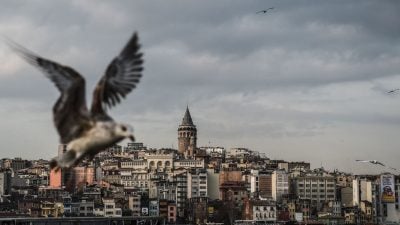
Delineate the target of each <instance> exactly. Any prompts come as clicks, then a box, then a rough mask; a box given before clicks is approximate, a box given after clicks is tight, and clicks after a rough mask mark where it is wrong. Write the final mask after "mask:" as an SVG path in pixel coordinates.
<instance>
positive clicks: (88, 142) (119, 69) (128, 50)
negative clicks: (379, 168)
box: [9, 33, 143, 170]
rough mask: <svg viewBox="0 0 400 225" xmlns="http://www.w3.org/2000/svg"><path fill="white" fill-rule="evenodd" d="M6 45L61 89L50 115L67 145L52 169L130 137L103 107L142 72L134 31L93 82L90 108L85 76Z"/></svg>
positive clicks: (130, 130)
mask: <svg viewBox="0 0 400 225" xmlns="http://www.w3.org/2000/svg"><path fill="white" fill-rule="evenodd" d="M9 45H10V47H11V48H12V49H13V50H14V51H16V52H17V53H18V54H19V55H20V56H22V58H24V59H25V60H26V61H27V62H28V63H30V64H32V65H33V66H35V67H37V68H38V69H40V70H41V71H42V72H43V73H44V74H45V75H46V77H48V78H49V79H50V80H51V81H52V82H53V83H54V84H55V86H56V87H57V89H58V90H59V91H60V93H61V96H60V97H59V99H58V100H57V102H56V103H55V105H54V106H53V119H54V124H55V127H56V129H57V131H58V134H59V136H60V142H61V143H63V144H66V145H67V147H66V148H67V151H66V152H65V153H64V154H63V155H61V156H59V157H55V158H54V159H52V160H51V162H50V167H51V168H52V169H53V168H55V169H56V170H58V169H60V168H66V169H69V168H72V167H73V166H76V165H77V164H79V162H81V161H82V159H83V158H85V157H88V158H89V159H93V158H94V156H95V155H96V154H97V153H99V152H100V151H102V150H104V149H106V148H108V147H110V146H112V145H114V144H116V143H117V142H119V141H122V140H123V139H125V138H130V139H131V140H132V141H134V136H133V128H132V127H131V126H129V125H127V124H123V123H117V122H115V121H114V120H113V119H112V118H111V117H110V116H109V115H108V114H107V112H106V111H107V109H108V108H111V107H113V106H115V105H117V104H118V103H119V102H120V101H121V99H122V98H125V97H126V95H127V94H129V93H130V92H131V91H132V89H134V88H135V87H136V85H137V84H138V82H139V80H140V78H141V76H142V71H143V67H142V64H143V59H142V55H143V54H142V53H141V52H139V50H140V44H139V43H138V35H137V34H136V33H134V34H133V35H132V37H131V39H130V40H129V41H128V43H127V44H126V46H125V47H124V48H123V49H122V51H121V53H120V54H119V55H118V56H116V57H115V58H114V59H113V60H112V61H111V63H110V64H109V65H108V67H107V69H106V71H105V73H104V75H103V77H101V79H100V81H99V82H98V83H97V85H96V87H95V89H94V92H93V100H92V106H91V109H90V111H89V110H88V108H87V106H86V98H85V79H84V78H83V77H82V76H81V75H80V74H79V73H78V72H77V71H75V70H74V69H73V68H71V67H68V66H64V65H61V64H59V63H57V62H54V61H51V60H48V59H45V58H42V57H40V56H38V55H35V54H34V53H33V52H31V51H29V50H27V49H25V48H23V47H22V46H20V45H18V44H16V43H14V42H10V41H9Z"/></svg>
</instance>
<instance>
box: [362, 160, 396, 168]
mask: <svg viewBox="0 0 400 225" xmlns="http://www.w3.org/2000/svg"><path fill="white" fill-rule="evenodd" d="M356 161H357V162H363V163H372V164H375V165H381V166H384V167H387V168H389V169H392V170H397V169H396V168H393V167H389V166H386V165H385V164H383V163H381V162H379V161H377V160H359V159H356Z"/></svg>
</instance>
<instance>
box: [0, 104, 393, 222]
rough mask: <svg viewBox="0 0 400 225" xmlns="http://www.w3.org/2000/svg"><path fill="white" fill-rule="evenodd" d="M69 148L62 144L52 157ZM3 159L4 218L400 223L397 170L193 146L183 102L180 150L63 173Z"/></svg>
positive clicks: (130, 153)
mask: <svg viewBox="0 0 400 225" xmlns="http://www.w3.org/2000/svg"><path fill="white" fill-rule="evenodd" d="M65 148H66V146H65V145H60V146H59V148H58V154H63V153H64V152H65V150H66V149H65ZM0 165H1V172H0V199H1V203H0V217H3V218H11V217H13V218H18V217H115V218H118V217H134V218H139V217H159V218H162V219H163V221H164V223H168V224H380V223H382V222H385V221H397V220H398V218H397V213H395V212H397V209H398V207H399V198H398V196H399V195H398V193H399V192H400V177H399V176H398V175H392V174H390V173H386V174H380V175H353V174H348V173H345V172H340V171H337V170H335V171H327V170H325V169H324V168H316V169H312V168H311V165H310V163H308V162H289V161H285V160H284V159H282V160H271V159H269V158H268V157H267V156H266V155H265V154H263V153H259V152H256V151H252V150H250V149H247V148H231V149H225V148H224V147H217V146H206V147H198V146H197V128H196V126H195V124H194V122H193V120H192V117H191V115H190V112H189V108H187V109H186V112H185V114H184V117H183V119H182V122H181V124H180V125H179V128H178V149H171V148H163V149H150V148H147V147H146V146H145V145H144V144H143V143H138V142H132V143H128V144H127V145H126V146H119V145H118V146H114V147H112V148H109V149H107V150H105V151H103V152H101V153H100V154H98V155H96V157H95V158H94V159H93V160H85V161H84V162H83V163H81V164H80V165H78V166H76V167H74V168H73V169H71V170H68V171H66V170H64V169H61V170H57V169H53V170H50V169H49V160H43V159H39V160H31V161H30V160H24V159H21V158H13V159H11V158H3V159H2V160H1V164H0ZM383 187H385V188H383ZM387 189H388V190H387ZM393 212H394V213H395V214H393Z"/></svg>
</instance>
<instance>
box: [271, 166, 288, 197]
mask: <svg viewBox="0 0 400 225" xmlns="http://www.w3.org/2000/svg"><path fill="white" fill-rule="evenodd" d="M271 180H272V182H271V183H272V198H273V199H274V201H277V202H280V201H281V200H282V196H283V195H286V194H289V175H288V174H287V172H286V171H285V170H275V171H274V172H272V175H271Z"/></svg>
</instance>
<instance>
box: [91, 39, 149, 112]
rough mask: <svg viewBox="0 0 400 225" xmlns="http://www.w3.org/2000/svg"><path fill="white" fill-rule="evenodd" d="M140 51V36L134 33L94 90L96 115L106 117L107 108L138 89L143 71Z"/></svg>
mask: <svg viewBox="0 0 400 225" xmlns="http://www.w3.org/2000/svg"><path fill="white" fill-rule="evenodd" d="M139 50H140V45H139V43H138V36H137V34H136V33H134V34H133V36H132V37H131V39H130V40H129V42H128V43H127V45H126V46H125V47H124V49H123V50H122V51H121V53H120V54H119V55H118V56H117V57H115V58H114V59H113V60H112V61H111V63H110V64H109V66H108V67H107V69H106V72H105V75H104V76H103V77H102V78H101V80H100V81H99V82H98V84H97V86H96V88H95V90H94V93H93V102H92V108H91V111H92V113H93V114H94V115H105V107H109V108H111V107H113V106H115V105H116V104H118V103H119V102H120V101H121V99H123V98H125V97H126V95H127V94H129V93H130V92H131V91H132V90H133V89H134V88H135V87H136V84H137V83H138V82H139V80H140V78H141V77H142V71H143V66H142V65H143V59H142V56H143V54H142V53H140V52H139Z"/></svg>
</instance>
